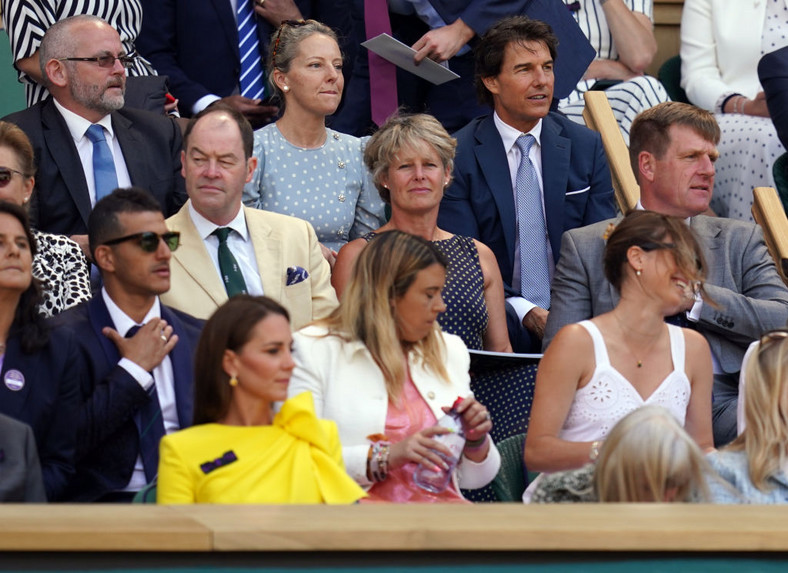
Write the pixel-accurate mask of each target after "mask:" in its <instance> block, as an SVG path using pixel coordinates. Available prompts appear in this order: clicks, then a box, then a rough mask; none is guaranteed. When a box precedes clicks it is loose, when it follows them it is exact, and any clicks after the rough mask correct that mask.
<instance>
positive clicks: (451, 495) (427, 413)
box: [361, 376, 470, 503]
mask: <svg viewBox="0 0 788 573" xmlns="http://www.w3.org/2000/svg"><path fill="white" fill-rule="evenodd" d="M436 422H437V420H436V419H435V415H434V414H433V413H432V410H430V408H429V406H427V403H426V402H425V401H424V398H422V397H421V394H419V391H418V390H417V389H416V385H415V384H413V380H411V379H410V376H409V377H408V380H407V382H406V383H405V387H404V389H403V399H402V400H401V405H397V404H394V403H392V402H391V401H389V407H388V412H387V413H386V437H387V438H388V439H389V441H390V442H391V443H392V444H395V443H397V442H400V441H402V440H404V439H405V438H407V437H408V436H410V435H412V434H415V433H416V432H418V431H420V430H423V429H424V428H429V427H430V426H434V425H435V424H436ZM417 467H418V464H416V463H414V462H410V463H407V464H405V465H404V466H402V467H401V468H397V469H395V470H391V471H389V477H388V478H387V479H386V480H385V481H382V482H378V483H376V484H374V485H373V486H372V488H370V490H369V492H368V493H369V498H368V499H362V500H361V503H369V502H372V503H374V502H382V501H383V502H392V503H470V502H469V501H468V500H466V499H465V498H464V497H462V495H460V493H459V492H458V491H457V490H456V489H455V488H454V484H453V483H449V487H447V488H446V490H445V491H443V492H442V493H439V494H434V493H430V492H428V491H426V490H423V489H421V488H420V487H418V486H417V485H416V484H415V483H413V472H415V471H416V468H417Z"/></svg>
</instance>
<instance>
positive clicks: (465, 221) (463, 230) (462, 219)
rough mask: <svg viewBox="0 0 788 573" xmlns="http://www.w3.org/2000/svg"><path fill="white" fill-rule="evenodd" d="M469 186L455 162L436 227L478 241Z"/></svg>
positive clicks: (477, 229)
mask: <svg viewBox="0 0 788 573" xmlns="http://www.w3.org/2000/svg"><path fill="white" fill-rule="evenodd" d="M471 186H472V183H471V181H470V177H469V175H468V173H466V172H464V170H463V169H462V166H461V165H460V163H459V162H455V164H454V178H453V179H452V182H451V184H450V185H449V186H448V187H447V188H446V191H444V193H443V199H442V200H441V206H440V211H439V212H438V226H439V227H441V228H442V229H446V230H447V231H449V232H451V233H454V234H456V235H463V236H466V237H473V238H474V239H477V240H479V238H480V234H479V224H478V222H477V221H476V214H475V213H474V211H473V206H472V205H471ZM490 201H492V197H490Z"/></svg>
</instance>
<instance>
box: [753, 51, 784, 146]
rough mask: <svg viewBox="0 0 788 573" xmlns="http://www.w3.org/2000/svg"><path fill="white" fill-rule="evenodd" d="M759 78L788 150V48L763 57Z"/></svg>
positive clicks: (781, 137)
mask: <svg viewBox="0 0 788 573" xmlns="http://www.w3.org/2000/svg"><path fill="white" fill-rule="evenodd" d="M758 77H759V78H760V80H761V85H762V86H763V91H764V93H765V94H766V105H768V106H769V115H771V117H772V121H773V122H774V126H775V127H776V128H777V136H778V137H779V138H780V141H782V144H783V145H784V146H785V147H786V148H787V149H788V47H785V48H781V49H779V50H777V51H775V52H771V53H768V54H766V55H765V56H763V57H762V58H761V61H760V62H758Z"/></svg>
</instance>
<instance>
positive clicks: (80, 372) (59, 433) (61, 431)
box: [38, 336, 85, 501]
mask: <svg viewBox="0 0 788 573" xmlns="http://www.w3.org/2000/svg"><path fill="white" fill-rule="evenodd" d="M50 345H52V346H55V345H57V346H65V350H64V349H63V348H55V349H54V350H55V353H56V354H58V355H60V356H61V357H63V359H61V360H59V361H58V362H57V364H58V366H56V367H54V368H53V371H52V375H53V376H59V384H58V394H57V407H56V408H54V409H53V410H52V413H53V419H52V421H51V423H50V425H49V429H48V431H47V435H46V436H45V437H44V439H43V440H42V441H41V443H40V444H39V448H38V454H39V456H40V459H41V473H42V476H43V479H44V486H45V488H46V492H47V498H48V499H49V500H50V501H59V500H61V499H62V498H63V495H64V493H65V490H66V486H67V484H68V482H69V480H70V479H71V478H72V476H73V474H74V461H75V451H76V446H77V435H76V431H75V422H76V420H77V419H78V417H79V383H80V380H81V379H82V378H83V377H84V373H85V369H84V367H83V364H84V362H82V360H81V359H80V355H79V350H78V349H77V344H76V341H75V340H74V338H73V337H72V336H58V337H53V338H52V339H51V341H50ZM61 353H62V354H61ZM58 367H59V368H63V370H62V372H54V369H55V368H58Z"/></svg>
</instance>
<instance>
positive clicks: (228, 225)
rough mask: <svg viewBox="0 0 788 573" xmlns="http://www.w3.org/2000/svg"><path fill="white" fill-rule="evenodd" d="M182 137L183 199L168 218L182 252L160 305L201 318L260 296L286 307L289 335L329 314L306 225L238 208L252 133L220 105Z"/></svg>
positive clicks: (326, 289)
mask: <svg viewBox="0 0 788 573" xmlns="http://www.w3.org/2000/svg"><path fill="white" fill-rule="evenodd" d="M183 139H184V150H183V154H182V162H183V176H184V178H185V179H186V190H187V191H188V194H189V201H188V202H187V203H186V205H184V206H183V208H181V210H180V211H178V213H176V214H175V215H173V216H172V217H170V218H169V219H167V226H168V227H169V228H170V230H172V231H178V232H180V233H181V236H182V238H183V248H182V249H178V251H177V252H176V253H175V254H174V255H173V263H172V289H171V290H170V292H168V293H167V294H166V295H164V297H163V300H164V302H165V303H167V304H169V305H171V306H173V307H174V308H177V309H180V310H182V311H184V312H188V313H189V314H192V315H194V316H196V317H199V318H208V317H209V316H210V315H211V314H212V313H213V311H214V310H216V308H217V307H218V306H219V305H221V304H222V303H224V302H225V301H226V300H227V299H228V297H230V296H234V295H235V294H239V293H248V294H252V295H263V294H264V295H266V296H269V297H271V298H273V299H274V300H276V301H277V302H279V303H280V304H282V306H284V307H285V308H287V310H288V311H289V313H290V322H291V326H292V327H293V330H296V329H298V328H301V327H302V326H304V325H306V324H308V323H310V322H312V321H313V320H317V319H319V318H323V317H325V316H328V314H330V313H331V311H332V310H333V309H334V308H335V307H336V306H337V304H338V303H337V297H336V294H335V293H334V289H333V287H332V286H331V283H330V277H331V269H330V267H329V266H328V261H326V259H325V258H324V257H323V255H322V253H321V251H320V244H319V243H318V241H317V235H315V230H314V229H313V228H312V225H310V224H309V223H307V222H306V221H303V220H301V219H297V218H295V217H287V216H284V215H280V214H278V213H271V212H269V211H263V210H261V209H252V208H248V207H245V206H243V205H242V204H241V197H242V195H243V190H244V185H245V184H246V183H247V182H248V181H249V180H250V179H251V178H252V174H253V173H254V170H255V167H256V166H257V158H255V157H253V156H252V145H253V142H254V132H253V131H252V126H251V125H250V124H249V122H248V121H247V120H246V119H245V118H244V116H243V115H242V114H241V112H239V111H237V110H235V109H233V108H231V107H229V106H227V105H225V104H221V103H217V104H215V105H213V106H211V107H209V108H206V109H204V110H203V111H201V112H200V113H198V114H197V115H195V116H194V117H193V118H192V119H191V120H190V121H189V124H188V126H187V127H186V131H185V132H184V136H183Z"/></svg>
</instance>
